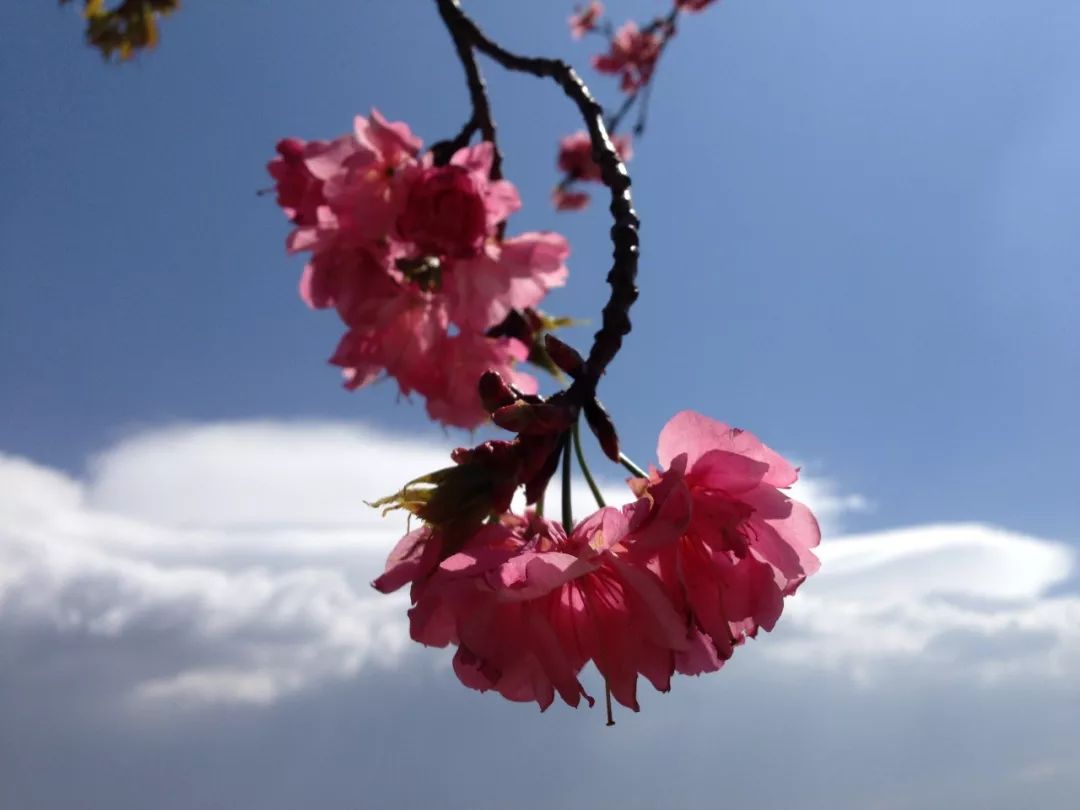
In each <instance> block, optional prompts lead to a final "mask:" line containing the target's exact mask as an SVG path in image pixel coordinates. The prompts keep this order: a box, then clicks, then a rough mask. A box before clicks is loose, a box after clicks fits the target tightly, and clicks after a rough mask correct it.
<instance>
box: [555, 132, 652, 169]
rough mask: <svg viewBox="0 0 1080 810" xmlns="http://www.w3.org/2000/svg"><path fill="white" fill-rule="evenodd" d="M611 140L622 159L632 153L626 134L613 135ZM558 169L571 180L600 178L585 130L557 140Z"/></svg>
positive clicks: (631, 145)
mask: <svg viewBox="0 0 1080 810" xmlns="http://www.w3.org/2000/svg"><path fill="white" fill-rule="evenodd" d="M611 142H612V144H613V145H614V146H615V152H616V153H617V154H618V156H619V158H620V159H622V160H623V161H627V160H630V158H631V157H633V154H634V148H633V144H632V142H631V140H630V138H629V136H627V135H613V136H612V137H611ZM559 170H560V171H563V172H565V173H566V174H568V175H569V176H570V177H571V179H573V180H597V181H598V180H600V167H599V166H598V165H597V164H596V163H595V161H593V156H592V140H591V139H590V138H589V133H587V132H585V130H580V131H578V132H575V133H574V134H573V135H567V136H566V137H565V138H563V139H562V140H561V141H559Z"/></svg>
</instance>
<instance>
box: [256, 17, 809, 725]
mask: <svg viewBox="0 0 1080 810" xmlns="http://www.w3.org/2000/svg"><path fill="white" fill-rule="evenodd" d="M708 4H709V3H708V2H687V1H686V0H679V1H678V2H676V4H675V6H674V7H672V8H671V10H670V12H669V13H668V14H667V15H666V16H664V17H660V18H658V19H657V20H655V21H654V22H653V23H650V24H649V25H648V26H646V27H645V28H642V29H639V28H638V27H637V26H636V25H635V24H634V23H628V24H627V25H625V26H623V27H622V28H620V29H619V30H618V31H615V30H613V28H612V26H611V25H610V24H608V23H606V22H604V21H603V20H602V19H601V15H602V7H601V5H600V4H599V3H598V2H593V3H590V5H589V6H588V7H586V8H584V9H580V10H579V11H578V12H577V13H576V14H575V15H574V17H572V18H571V28H572V32H573V33H574V34H575V36H583V35H585V34H587V33H599V34H601V35H603V36H606V37H607V38H608V39H609V43H610V52H609V53H608V54H605V55H602V56H600V57H597V59H595V60H594V63H595V65H596V66H597V67H598V69H600V70H602V71H605V72H609V73H613V74H616V75H618V76H620V77H621V82H622V87H623V89H624V90H625V91H626V92H627V93H628V94H629V95H628V101H627V102H626V103H624V104H623V106H622V107H621V108H620V110H619V111H618V112H616V113H615V114H613V115H605V114H604V113H603V111H602V110H600V109H599V108H598V107H597V105H596V104H595V102H593V100H592V98H591V95H590V94H589V91H588V90H587V88H586V87H585V85H584V83H583V82H582V81H581V79H580V77H579V76H578V75H577V74H576V73H575V72H574V71H573V70H572V69H571V68H570V67H569V66H568V65H566V64H565V63H564V62H561V61H557V60H549V59H542V58H532V57H522V56H518V55H515V54H513V53H510V52H509V51H506V50H505V49H503V48H502V47H501V46H498V45H496V44H495V43H494V42H492V41H491V40H490V39H489V38H488V37H487V36H486V35H485V34H483V32H482V31H480V29H479V28H478V27H477V26H476V25H475V23H473V22H472V20H471V19H469V18H468V16H467V15H465V13H464V11H462V9H461V6H460V4H459V2H457V0H436V5H437V7H438V9H439V12H440V15H441V17H442V19H443V21H444V22H445V24H446V25H447V28H448V30H449V32H450V34H451V37H452V39H453V41H454V45H455V50H456V52H457V54H458V58H459V59H460V60H461V62H462V66H463V67H464V69H465V76H466V84H467V86H468V90H469V95H470V99H471V102H472V108H473V109H472V115H471V116H470V117H469V118H468V119H467V121H466V124H465V126H464V127H463V128H462V129H461V131H460V133H459V134H458V135H457V136H455V137H454V138H452V139H450V140H446V141H440V142H438V143H436V144H435V145H434V146H432V148H431V150H430V151H428V152H426V153H425V152H422V151H421V146H420V141H419V139H418V138H416V137H415V136H414V135H413V134H412V132H411V131H410V130H409V128H408V127H407V126H406V125H405V124H403V123H390V122H388V121H386V120H385V119H384V118H383V117H382V116H381V115H379V113H378V112H376V111H372V113H371V115H370V116H369V117H366V118H365V117H358V118H357V119H356V126H355V129H354V132H353V133H351V134H349V135H345V136H342V137H340V138H338V139H336V140H333V141H301V140H297V139H286V140H283V141H281V142H280V143H279V144H278V147H277V151H278V156H277V157H276V158H275V159H274V160H272V161H271V162H270V164H269V171H270V174H271V176H272V177H273V178H274V181H275V187H276V191H277V199H278V203H279V205H280V206H281V208H282V210H284V212H285V214H286V215H287V216H288V217H289V219H290V220H291V221H292V222H293V224H294V226H295V227H294V229H293V231H292V233H291V234H290V236H289V239H288V248H289V250H290V251H292V252H307V253H310V259H309V261H308V263H307V266H306V267H305V269H304V273H303V278H302V281H301V284H300V292H301V296H302V298H303V299H304V300H305V301H306V302H307V303H308V304H309V305H311V306H313V307H318V308H334V309H335V310H336V311H337V313H338V315H339V316H340V317H341V319H342V320H343V321H344V322H345V325H346V327H347V332H346V334H345V336H344V337H343V338H342V340H341V342H340V344H339V346H338V348H337V351H336V352H335V353H334V356H333V358H332V362H333V363H335V364H337V365H339V366H341V367H342V368H344V369H345V374H346V381H347V385H348V386H350V387H358V386H362V385H365V384H367V383H370V382H372V381H373V380H375V379H377V378H379V377H381V376H384V375H385V376H388V377H392V378H393V379H394V380H395V381H396V382H397V385H398V387H399V388H400V390H401V391H402V392H403V393H405V394H409V393H411V392H414V391H415V392H417V393H419V394H420V395H422V396H423V397H424V398H425V399H426V402H427V411H428V414H429V415H430V416H431V418H433V419H435V420H437V421H440V422H442V423H444V424H448V425H459V426H463V427H473V426H476V425H479V424H481V423H483V422H485V421H488V420H490V421H491V422H492V423H493V424H494V425H495V426H497V427H499V428H502V429H503V430H506V431H509V432H510V433H512V434H514V435H513V436H512V437H511V438H504V439H492V440H488V441H484V442H482V443H480V444H479V445H477V446H475V447H460V448H458V449H457V450H455V451H454V452H453V453H451V460H452V461H453V464H452V465H451V466H448V467H445V468H443V469H440V470H436V471H434V472H432V473H429V474H427V475H423V476H421V477H419V478H417V479H416V480H414V481H411V482H409V483H408V484H406V485H405V486H404V487H403V488H402V489H400V490H399V491H397V492H395V493H393V494H391V495H390V496H388V497H385V498H382V499H380V500H378V501H375V502H374V503H373V504H372V505H373V506H375V507H381V508H383V509H384V511H392V510H404V511H406V512H408V513H409V514H410V516H412V517H415V518H416V519H418V520H419V522H420V525H419V526H418V527H416V528H415V529H414V530H412V531H410V532H409V533H407V534H406V535H405V536H404V537H403V538H402V539H401V540H400V541H399V542H398V544H397V545H396V547H395V548H394V549H393V551H392V552H391V553H390V556H389V559H388V560H387V564H386V568H385V571H384V573H383V574H382V575H381V576H379V577H378V578H377V579H376V580H375V582H374V583H373V585H374V587H375V588H376V589H378V590H379V591H381V592H384V593H389V592H391V591H395V590H398V589H400V588H403V587H405V586H409V587H410V596H411V602H412V607H411V609H410V610H409V623H410V632H411V635H412V637H413V638H414V639H415V640H416V641H418V642H420V643H422V644H425V645H430V646H436V647H453V648H455V652H454V659H453V660H454V671H455V673H456V675H457V677H458V678H459V680H460V681H461V682H462V683H463V684H464V685H466V686H468V687H470V688H473V689H477V690H480V691H494V692H496V693H498V694H500V695H502V696H503V697H505V698H507V699H509V700H513V701H523V702H531V701H535V702H536V703H537V704H538V705H539V706H540V708H541V709H546V708H547V707H548V706H550V705H551V704H552V703H553V702H554V700H555V696H556V695H558V696H559V697H561V698H562V700H563V701H564V702H566V703H567V704H569V705H571V706H578V705H580V703H581V702H582V700H584V701H585V702H587V703H588V704H590V705H592V704H593V702H594V699H593V697H592V696H591V695H589V694H588V693H587V691H586V689H585V687H584V685H583V684H582V681H581V673H582V670H583V669H584V668H585V667H586V666H587V665H589V664H592V665H593V666H595V667H596V669H597V671H598V672H599V673H600V675H601V677H602V678H603V680H604V685H605V688H604V691H605V698H606V701H605V702H606V704H607V712H608V722H609V724H610V723H611V722H613V721H612V719H611V718H612V699H614V700H615V701H617V702H619V703H620V704H622V705H623V706H626V707H628V708H630V709H633V710H635V711H636V710H637V709H638V705H639V704H638V693H637V687H638V679H639V677H644V678H645V679H646V680H647V681H648V682H649V683H651V684H652V685H653V686H654V687H655V688H656V689H658V690H660V691H667V690H668V689H670V687H671V681H672V678H673V676H674V675H676V674H683V675H699V674H702V673H706V672H713V671H716V670H718V669H720V668H721V667H722V666H723V664H724V662H725V661H727V660H728V659H729V658H730V657H731V656H732V655H733V653H734V651H735V648H736V647H738V646H739V645H741V644H743V643H744V642H745V641H746V640H747V639H748V638H753V637H755V636H756V635H757V633H758V632H759V631H760V630H762V629H764V630H766V631H768V630H771V629H772V628H773V626H774V625H775V623H776V622H777V620H778V619H779V617H780V615H781V612H782V611H783V607H784V600H785V599H786V598H787V597H789V596H791V595H792V594H794V593H795V591H796V589H797V588H799V586H800V585H801V584H802V583H803V581H804V580H805V579H806V578H807V577H808V576H809V575H811V574H812V573H814V571H816V570H817V567H818V561H817V558H816V557H815V556H814V554H813V552H812V549H813V548H814V547H815V546H816V545H817V544H818V542H819V540H820V532H819V530H818V525H817V522H816V521H815V519H814V517H813V515H812V514H811V513H810V511H809V510H808V509H807V508H806V507H805V506H803V505H802V504H800V503H798V502H796V501H793V500H792V499H791V498H790V497H788V495H787V494H785V490H786V489H787V488H789V487H790V486H791V485H792V484H794V483H795V481H796V479H797V477H798V471H797V470H796V469H795V468H794V467H792V466H791V464H789V463H788V462H787V461H786V460H784V459H783V458H782V457H781V456H780V455H778V454H777V453H776V452H774V451H773V450H771V449H769V448H768V447H767V446H766V445H764V444H763V443H762V442H761V441H759V440H758V439H757V438H756V437H755V436H754V435H753V434H751V433H748V432H745V431H742V430H737V429H734V428H731V427H729V426H727V425H725V424H723V423H721V422H717V421H715V420H713V419H711V418H708V417H705V416H702V415H701V414H698V413H694V412H691V411H684V412H682V413H679V414H678V415H676V416H675V417H674V418H673V419H672V420H671V421H670V422H668V424H667V425H666V426H665V427H664V429H663V430H662V432H661V434H660V439H659V444H658V449H657V457H658V458H657V466H655V467H651V468H649V470H648V471H646V470H643V469H641V468H640V467H638V466H637V465H635V464H634V463H633V462H631V461H630V460H629V459H627V458H626V457H625V456H624V455H623V454H622V453H621V451H620V443H619V438H618V434H617V432H616V429H615V424H614V422H613V420H612V419H611V417H610V415H609V414H608V412H607V410H606V409H605V408H604V406H603V405H601V403H600V400H599V399H598V397H597V387H598V385H599V383H600V381H601V379H602V378H603V375H604V373H605V372H606V370H607V367H608V365H609V364H610V363H611V361H612V360H614V358H615V356H616V355H617V354H618V352H619V350H620V348H621V347H622V343H623V339H624V338H625V337H626V336H627V335H628V334H629V333H630V331H631V323H630V316H629V312H630V308H631V306H632V305H633V303H634V301H635V300H636V299H637V296H638V290H637V286H636V278H637V268H638V253H639V246H638V225H639V222H638V217H637V214H636V212H635V211H634V208H633V201H632V198H631V189H630V179H629V176H628V174H627V172H626V167H625V164H624V161H625V160H627V159H628V158H629V157H630V152H631V142H630V139H629V138H628V137H625V136H618V135H616V136H614V137H612V136H611V135H610V133H611V132H613V131H614V129H615V127H616V126H617V125H618V123H619V121H620V120H621V118H622V116H623V115H624V114H625V113H626V111H627V110H629V109H630V107H631V106H633V104H634V103H635V101H636V100H637V99H638V98H639V93H640V92H641V91H642V89H643V88H645V87H647V86H648V83H649V81H650V79H651V76H652V72H653V70H654V69H655V65H656V60H657V59H658V58H659V56H660V54H661V53H662V51H663V49H664V46H665V44H666V43H667V41H668V40H669V39H670V38H671V36H673V35H674V31H675V20H676V18H677V17H678V15H679V14H680V13H682V12H684V11H700V10H702V9H703V8H704V7H705V6H707V5H708ZM476 52H482V53H484V54H485V55H487V56H488V57H490V58H492V59H494V60H495V61H496V62H498V63H499V64H501V65H502V66H503V67H506V68H508V69H510V70H515V71H521V72H526V73H531V74H533V75H535V76H538V77H542V78H546V79H551V80H554V81H555V82H556V83H557V84H558V85H559V86H560V87H561V88H562V89H563V91H564V92H565V93H566V94H567V95H568V96H570V98H571V99H572V100H573V101H574V102H575V104H576V106H577V108H578V110H579V111H581V113H582V117H583V120H584V124H585V129H584V130H582V131H580V132H577V133H574V134H573V135H570V136H567V137H566V138H564V139H563V140H562V143H561V144H560V150H559V159H558V162H559V169H560V171H561V172H563V173H564V180H563V182H562V183H560V184H559V186H558V187H557V189H556V193H555V204H556V206H557V207H559V208H562V209H576V208H581V207H583V206H584V205H585V204H586V202H587V201H588V195H587V194H585V193H584V192H582V191H580V190H579V189H578V188H577V186H573V185H572V184H578V183H598V184H602V185H603V186H604V187H605V188H606V189H607V190H608V191H609V192H610V199H611V202H610V211H611V215H612V220H613V223H612V226H611V228H610V230H609V235H610V238H611V241H612V247H613V250H612V256H613V264H612V266H611V269H610V271H609V272H608V275H607V281H608V284H609V285H610V287H611V292H610V297H609V299H608V302H607V304H606V305H605V306H604V308H603V313H602V318H601V320H600V324H599V327H598V331H597V332H596V334H595V335H594V338H593V343H592V346H591V348H590V349H589V351H588V353H584V354H583V353H579V352H578V351H577V350H575V349H574V348H572V347H571V346H569V345H567V344H566V343H564V342H563V341H561V340H559V339H558V338H556V337H555V336H554V335H552V334H551V333H550V329H551V328H552V327H553V326H555V325H557V324H558V319H552V318H550V317H548V316H545V315H544V314H543V313H540V312H538V311H537V310H536V309H535V307H536V306H537V305H538V304H539V303H540V301H541V300H542V299H543V298H544V296H545V295H546V294H547V292H548V291H549V290H550V289H552V288H553V287H557V286H560V285H562V284H563V283H565V280H566V276H567V270H566V266H565V260H566V257H567V255H568V253H569V249H568V246H567V243H566V240H565V239H563V238H562V237H561V236H559V235H557V234H553V233H525V234H521V235H519V236H512V237H507V236H505V235H504V231H505V228H506V224H507V220H508V218H509V217H510V215H511V214H513V213H514V212H515V211H517V210H518V209H519V208H520V207H521V202H520V199H519V197H518V194H517V191H516V190H515V188H514V186H513V185H512V184H511V183H509V182H508V181H506V180H504V179H502V176H501V171H500V168H499V167H500V166H501V154H500V152H499V148H498V146H497V144H496V132H495V125H494V122H493V120H492V116H491V109H490V102H489V100H488V98H487V95H486V90H485V86H484V81H483V77H482V76H481V74H480V69H479V66H478V64H477V62H476V58H475V57H476ZM642 110H644V103H643V104H642ZM642 121H643V118H642V119H639V123H638V125H637V126H636V127H635V132H636V133H638V134H640V132H641V128H642V126H643V124H642ZM477 134H479V135H480V139H479V142H478V143H476V144H475V145H470V143H471V141H472V140H473V139H474V138H475V136H476V135H477ZM526 359H528V360H529V361H530V362H532V363H534V364H535V365H536V366H538V367H541V368H545V369H547V370H549V371H551V372H552V374H553V375H554V376H555V378H556V379H557V380H558V381H559V382H560V384H565V386H566V387H565V388H563V389H562V390H559V391H556V392H555V393H553V394H551V395H549V396H546V397H545V396H541V395H540V393H539V392H538V388H539V386H538V382H537V380H536V379H534V378H533V377H531V376H529V375H526V374H523V373H522V372H521V371H520V370H519V364H520V363H521V362H522V361H524V360H526ZM581 423H584V424H585V425H587V426H588V428H589V429H590V430H591V431H592V433H593V435H594V436H595V438H596V439H597V442H598V444H599V446H600V449H601V450H602V451H603V454H604V455H605V456H606V457H607V458H608V459H609V460H610V461H612V462H615V463H617V464H621V465H622V466H624V467H625V468H627V469H628V470H630V472H631V473H632V476H633V477H632V478H630V479H629V480H628V485H629V493H628V499H629V500H630V501H631V502H630V503H629V504H628V505H626V506H623V507H620V508H615V507H608V506H606V505H605V503H604V501H603V496H602V493H601V492H600V490H599V488H598V487H597V486H596V485H595V482H594V480H593V478H592V474H591V472H590V470H589V468H588V466H587V463H586V456H585V453H584V451H583V449H582V446H581V437H580V430H579V428H580V425H581ZM572 454H574V455H576V457H577V461H578V464H579V465H580V467H581V470H582V472H583V473H584V475H585V478H586V480H587V481H588V483H589V484H590V488H591V489H592V491H593V494H594V496H595V498H596V502H597V510H596V511H595V512H593V513H592V514H591V515H589V516H588V517H586V518H584V519H583V520H580V521H577V522H575V521H574V517H573V508H572V504H571V503H570V492H571V469H572ZM560 467H561V471H562V493H563V498H562V519H561V521H559V522H554V521H552V520H550V519H549V518H546V517H544V503H545V494H546V492H547V490H548V489H549V483H550V481H551V479H552V477H553V476H554V475H555V473H556V471H557V470H559V468H560ZM519 491H523V492H524V496H525V503H526V508H525V510H524V511H520V510H519V511H518V512H515V511H513V510H512V509H511V502H512V501H513V499H514V496H515V495H516V494H517V493H518V492H519ZM530 507H531V508H530Z"/></svg>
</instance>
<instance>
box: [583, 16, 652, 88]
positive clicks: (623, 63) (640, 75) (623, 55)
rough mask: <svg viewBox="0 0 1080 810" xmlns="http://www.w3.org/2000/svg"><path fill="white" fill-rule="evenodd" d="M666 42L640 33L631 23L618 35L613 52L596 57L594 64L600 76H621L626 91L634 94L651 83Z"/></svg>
mask: <svg viewBox="0 0 1080 810" xmlns="http://www.w3.org/2000/svg"><path fill="white" fill-rule="evenodd" d="M663 43H664V40H663V39H661V37H660V36H658V35H657V34H655V33H653V32H652V31H641V30H639V29H638V26H637V23H635V22H633V21H632V20H631V21H630V22H627V23H625V24H624V25H623V26H622V27H621V28H619V30H618V31H616V32H615V36H614V37H613V38H612V40H611V48H610V50H609V51H608V52H607V53H606V54H598V55H596V56H594V57H593V60H592V64H593V67H594V68H596V69H597V70H598V71H600V72H601V73H610V74H613V75H616V76H619V77H620V79H621V81H620V83H619V86H620V87H621V88H622V90H623V92H625V93H633V92H635V91H637V90H640V89H641V88H642V87H644V86H645V85H646V84H648V83H649V80H650V79H651V78H652V73H653V68H655V67H656V60H657V59H659V58H660V51H661V49H662V47H663Z"/></svg>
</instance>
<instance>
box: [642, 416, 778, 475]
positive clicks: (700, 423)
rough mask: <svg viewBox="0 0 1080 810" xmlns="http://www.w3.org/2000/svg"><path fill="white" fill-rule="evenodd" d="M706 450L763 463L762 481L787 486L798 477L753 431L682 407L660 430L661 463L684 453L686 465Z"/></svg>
mask: <svg viewBox="0 0 1080 810" xmlns="http://www.w3.org/2000/svg"><path fill="white" fill-rule="evenodd" d="M710 450H726V451H727V452H729V453H734V454H736V455H740V456H746V457H748V458H751V459H753V460H755V461H760V462H762V463H764V464H767V465H768V467H769V471H768V473H766V474H765V476H764V477H763V479H762V481H763V483H766V484H769V485H771V486H774V487H787V486H791V485H792V484H793V483H795V480H796V479H797V478H798V477H799V474H798V470H796V469H795V468H794V467H793V466H792V465H791V464H789V463H788V462H787V461H785V460H784V458H783V457H782V456H780V455H779V454H778V453H776V452H775V451H773V450H772V449H770V448H769V447H767V446H766V445H764V444H762V443H761V441H760V440H759V439H758V438H757V437H756V436H755V435H754V434H753V433H750V432H748V431H745V430H739V429H738V428H732V427H729V426H728V425H725V424H724V423H723V422H718V421H717V420H715V419H710V418H709V417H707V416H703V415H702V414H700V413H696V412H694V411H682V412H681V413H678V414H676V415H675V416H673V417H672V418H671V420H670V421H669V422H668V423H667V424H666V425H664V428H663V430H661V431H660V440H659V442H658V443H657V449H656V454H657V458H659V460H660V464H661V466H663V467H667V466H668V465H669V464H670V463H671V461H672V459H674V458H675V457H676V456H678V455H680V454H683V453H685V454H686V456H687V463H688V465H689V467H691V468H693V466H694V463H695V462H696V461H697V460H698V459H699V458H701V456H703V455H704V454H705V453H707V452H709V451H710Z"/></svg>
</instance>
